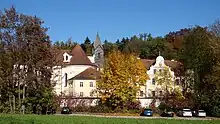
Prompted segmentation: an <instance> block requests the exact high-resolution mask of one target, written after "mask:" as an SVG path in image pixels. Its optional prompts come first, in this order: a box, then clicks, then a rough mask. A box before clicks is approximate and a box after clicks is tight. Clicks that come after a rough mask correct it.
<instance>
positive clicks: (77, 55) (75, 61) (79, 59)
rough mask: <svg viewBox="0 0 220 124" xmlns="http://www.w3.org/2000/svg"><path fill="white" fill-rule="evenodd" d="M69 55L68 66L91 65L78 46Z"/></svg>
mask: <svg viewBox="0 0 220 124" xmlns="http://www.w3.org/2000/svg"><path fill="white" fill-rule="evenodd" d="M71 55H72V58H71V59H70V62H69V64H70V65H92V62H91V61H90V59H89V58H88V57H87V55H86V53H85V52H84V51H83V49H82V48H81V46H80V45H78V44H77V45H76V46H75V47H74V48H73V49H72V51H71Z"/></svg>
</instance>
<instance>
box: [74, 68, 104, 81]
mask: <svg viewBox="0 0 220 124" xmlns="http://www.w3.org/2000/svg"><path fill="white" fill-rule="evenodd" d="M99 78H100V72H99V71H97V70H96V68H93V67H90V68H87V69H86V70H85V71H83V72H81V73H79V74H78V75H76V76H75V77H73V78H72V79H74V80H76V79H83V80H85V79H87V80H96V79H99Z"/></svg>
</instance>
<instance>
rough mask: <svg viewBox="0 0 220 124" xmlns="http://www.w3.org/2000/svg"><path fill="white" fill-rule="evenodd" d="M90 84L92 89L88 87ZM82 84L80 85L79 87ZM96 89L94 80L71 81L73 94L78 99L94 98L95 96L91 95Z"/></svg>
mask: <svg viewBox="0 0 220 124" xmlns="http://www.w3.org/2000/svg"><path fill="white" fill-rule="evenodd" d="M90 83H92V87H91V86H90ZM81 84H82V85H81ZM95 89H96V81H95V80H73V93H74V94H75V95H76V96H79V97H94V96H95V94H94V93H93V94H92V95H90V93H92V92H93V91H94V90H95ZM80 92H81V93H83V96H80Z"/></svg>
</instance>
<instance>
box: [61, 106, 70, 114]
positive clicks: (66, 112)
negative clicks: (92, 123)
mask: <svg viewBox="0 0 220 124" xmlns="http://www.w3.org/2000/svg"><path fill="white" fill-rule="evenodd" d="M61 114H72V110H71V109H70V108H69V107H63V108H62V110H61Z"/></svg>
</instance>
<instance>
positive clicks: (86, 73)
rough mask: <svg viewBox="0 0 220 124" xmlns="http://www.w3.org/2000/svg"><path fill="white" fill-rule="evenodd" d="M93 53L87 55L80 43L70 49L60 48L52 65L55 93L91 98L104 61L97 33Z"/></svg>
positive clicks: (93, 95)
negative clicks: (55, 62) (55, 61)
mask: <svg viewBox="0 0 220 124" xmlns="http://www.w3.org/2000/svg"><path fill="white" fill-rule="evenodd" d="M93 51H94V53H93V55H92V56H87V55H86V53H85V52H84V51H83V49H82V48H81V46H80V45H76V46H75V47H74V48H73V49H72V50H70V51H68V50H60V51H59V54H58V55H57V56H56V60H57V63H58V64H57V66H54V67H53V75H52V79H51V81H52V83H53V84H54V91H55V93H56V95H58V96H59V95H62V96H71V97H72V98H93V97H95V94H94V93H93V91H94V90H95V89H96V80H97V79H98V78H100V72H99V70H100V68H101V67H102V66H103V62H104V52H103V48H102V44H101V41H100V38H99V35H98V34H97V36H96V40H95V41H94V50H93Z"/></svg>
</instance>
